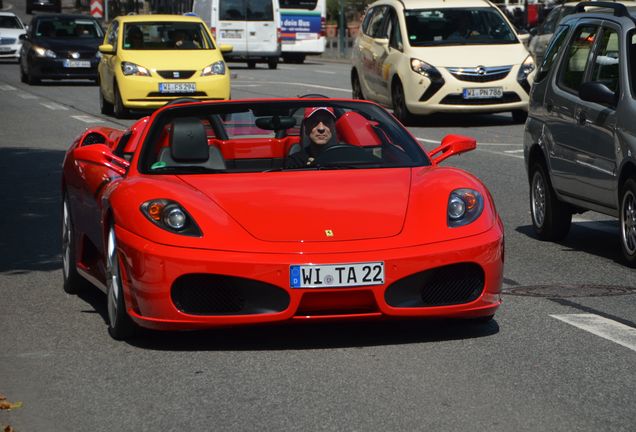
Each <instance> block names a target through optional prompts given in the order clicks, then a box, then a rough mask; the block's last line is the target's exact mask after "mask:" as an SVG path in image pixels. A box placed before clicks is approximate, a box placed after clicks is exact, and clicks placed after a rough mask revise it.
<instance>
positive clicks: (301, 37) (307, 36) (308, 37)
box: [296, 32, 318, 40]
mask: <svg viewBox="0 0 636 432" xmlns="http://www.w3.org/2000/svg"><path fill="white" fill-rule="evenodd" d="M296 39H298V40H311V39H318V34H317V33H301V32H298V33H296Z"/></svg>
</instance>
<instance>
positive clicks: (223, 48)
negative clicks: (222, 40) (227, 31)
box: [219, 44, 234, 53]
mask: <svg viewBox="0 0 636 432" xmlns="http://www.w3.org/2000/svg"><path fill="white" fill-rule="evenodd" d="M219 49H220V50H221V52H222V53H229V52H232V51H234V45H230V44H221V45H219Z"/></svg>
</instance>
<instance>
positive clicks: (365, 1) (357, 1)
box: [327, 0, 375, 23]
mask: <svg viewBox="0 0 636 432" xmlns="http://www.w3.org/2000/svg"><path fill="white" fill-rule="evenodd" d="M340 1H341V0H327V22H333V23H337V22H338V21H339V18H340ZM373 1H375V0H343V3H344V13H345V17H346V21H350V20H352V19H358V18H359V17H360V16H361V15H362V13H363V12H364V10H365V9H366V7H367V5H369V4H371V3H373Z"/></svg>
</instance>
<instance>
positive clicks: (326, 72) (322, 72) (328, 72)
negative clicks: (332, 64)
mask: <svg viewBox="0 0 636 432" xmlns="http://www.w3.org/2000/svg"><path fill="white" fill-rule="evenodd" d="M314 72H317V73H321V74H328V75H335V74H336V72H334V71H323V70H315V71H314Z"/></svg>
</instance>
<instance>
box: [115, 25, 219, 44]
mask: <svg viewBox="0 0 636 432" xmlns="http://www.w3.org/2000/svg"><path fill="white" fill-rule="evenodd" d="M123 36H124V40H123V45H122V46H123V48H124V49H125V50H184V49H185V50H204V49H214V45H213V43H212V40H211V39H210V38H209V36H208V33H207V31H206V29H205V25H204V24H203V23H200V22H181V21H174V22H170V21H157V22H134V23H125V24H124V33H123Z"/></svg>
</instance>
